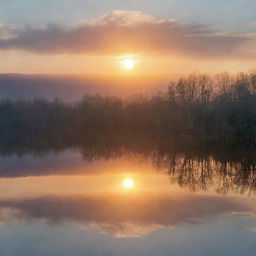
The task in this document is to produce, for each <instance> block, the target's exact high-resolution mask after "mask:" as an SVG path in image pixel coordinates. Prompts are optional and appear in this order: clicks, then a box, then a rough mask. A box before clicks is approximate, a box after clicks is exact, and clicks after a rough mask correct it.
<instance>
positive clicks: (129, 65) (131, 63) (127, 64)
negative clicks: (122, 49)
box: [122, 59, 135, 70]
mask: <svg viewBox="0 0 256 256" xmlns="http://www.w3.org/2000/svg"><path fill="white" fill-rule="evenodd" d="M122 64H123V67H124V68H125V69H127V70H131V69H133V68H134V64H135V61H134V60H133V59H125V60H123V61H122Z"/></svg>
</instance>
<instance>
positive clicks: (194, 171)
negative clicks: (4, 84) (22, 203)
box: [0, 132, 256, 193]
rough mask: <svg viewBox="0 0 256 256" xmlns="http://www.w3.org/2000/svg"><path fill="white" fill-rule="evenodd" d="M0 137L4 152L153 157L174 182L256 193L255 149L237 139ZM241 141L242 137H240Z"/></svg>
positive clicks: (91, 158) (192, 187)
mask: <svg viewBox="0 0 256 256" xmlns="http://www.w3.org/2000/svg"><path fill="white" fill-rule="evenodd" d="M16 136H17V137H16V138H15V139H14V138H8V137H5V138H1V140H2V141H1V143H0V154H1V155H2V156H6V155H12V154H15V155H17V156H20V157H22V156H23V155H25V154H33V155H34V156H35V157H44V156H45V155H47V154H49V153H58V154H59V153H61V152H63V151H65V150H67V149H71V148H72V149H75V150H76V151H78V152H80V153H81V154H82V156H83V158H84V159H85V160H87V161H97V160H102V159H105V160H112V159H118V158H121V157H125V158H128V159H130V160H132V161H137V162H138V161H150V162H152V163H153V165H154V166H155V167H156V168H157V169H164V170H168V174H169V177H170V180H171V182H175V183H177V184H179V185H180V186H181V187H186V188H189V189H190V190H192V191H198V190H207V189H209V188H210V187H211V186H213V185H214V187H215V188H216V185H217V191H218V192H219V193H227V192H228V191H235V192H238V193H245V192H247V193H248V192H249V193H252V192H255V191H256V149H255V148H254V146H252V145H251V146H250V145H248V144H247V143H246V144H243V143H241V142H240V141H239V142H238V141H236V140H235V139H234V138H233V140H231V142H230V143H228V142H226V143H224V144H223V142H222V141H221V140H220V141H217V140H215V141H214V142H212V141H207V140H205V138H198V137H189V136H183V137H181V136H180V137H179V136H176V137H169V136H161V137H159V136H153V135H152V134H147V133H141V132H139V133H137V134H134V133H133V134H129V133H120V132H119V133H112V132H105V133H101V134H91V135H90V136H89V135H86V136H84V135H83V136H82V135H75V134H72V135H71V137H69V136H68V135H67V134H61V132H59V133H55V134H54V133H53V134H48V133H45V134H43V133H42V134H41V135H40V136H37V137H36V138H33V137H31V138H30V139H28V138H27V137H23V136H22V135H20V134H19V136H18V134H17V135H16ZM238 140H239V138H238Z"/></svg>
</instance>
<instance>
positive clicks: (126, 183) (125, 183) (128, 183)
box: [122, 178, 134, 189]
mask: <svg viewBox="0 0 256 256" xmlns="http://www.w3.org/2000/svg"><path fill="white" fill-rule="evenodd" d="M122 185H123V187H124V188H126V189H131V188H133V187H134V181H133V180H132V179H130V178H129V179H125V180H123V183H122Z"/></svg>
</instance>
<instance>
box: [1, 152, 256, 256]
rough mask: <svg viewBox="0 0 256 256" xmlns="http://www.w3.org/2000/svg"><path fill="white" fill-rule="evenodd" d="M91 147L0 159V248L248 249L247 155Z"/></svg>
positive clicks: (85, 251) (69, 251) (250, 198)
mask: <svg viewBox="0 0 256 256" xmlns="http://www.w3.org/2000/svg"><path fill="white" fill-rule="evenodd" d="M159 154H160V152H150V153H149V152H143V151H140V152H135V150H133V152H131V151H129V152H127V151H126V150H123V151H120V150H119V151H118V152H117V150H111V152H109V151H108V150H107V151H102V150H100V149H99V148H98V149H95V148H91V149H90V150H89V151H88V150H87V151H86V152H84V151H81V149H77V148H69V149H65V150H60V151H56V150H55V151H54V150H46V151H44V152H41V151H36V150H35V148H34V149H33V150H30V151H29V152H25V153H23V154H21V153H17V151H15V150H14V149H12V150H8V151H6V152H3V151H2V152H1V159H0V163H1V164H0V177H1V178H0V224H1V232H0V255H3V256H7V255H8V256H9V255H10V256H11V255H17V256H23V255H24V256H30V255H31V256H44V255H47V256H54V255H63V256H70V255H73V256H80V255H81V256H82V255H91V256H100V255H122V256H126V255H127V256H128V255H136V256H137V255H138V256H144V255H145V256H146V255H147V256H148V255H177V256H183V255H192V256H201V255H202V256H203V255H207V256H211V255H212V256H216V255H218V256H221V255H233V256H244V255H246V256H255V255H256V246H255V239H256V217H255V216H256V204H255V202H256V197H255V190H256V178H255V177H256V174H255V169H254V162H252V160H253V159H252V158H248V159H246V158H243V159H238V160H232V161H231V160H230V158H228V159H226V158H225V159H221V158H220V159H218V160H216V157H215V158H214V157H211V156H209V157H207V158H205V157H202V156H201V157H199V156H197V157H195V156H194V157H188V156H187V155H184V154H175V157H174V155H173V154H163V153H161V154H160V155H159Z"/></svg>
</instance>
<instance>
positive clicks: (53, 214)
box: [0, 194, 254, 237]
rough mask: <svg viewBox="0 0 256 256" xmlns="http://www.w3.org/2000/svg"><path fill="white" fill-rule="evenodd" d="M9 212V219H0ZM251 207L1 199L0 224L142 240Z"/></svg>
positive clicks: (193, 201)
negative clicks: (69, 227)
mask: <svg viewBox="0 0 256 256" xmlns="http://www.w3.org/2000/svg"><path fill="white" fill-rule="evenodd" d="M6 209H9V210H8V212H10V213H12V217H11V218H10V217H9V216H7V217H6V214H5V215H4V216H5V218H2V216H3V214H1V212H2V211H3V210H4V211H5V212H6ZM252 211H254V210H253V209H251V208H250V207H248V206H247V205H246V204H244V203H241V202H240V201H238V200H236V199H234V198H227V197H226V198H225V197H223V198H220V197H216V196H203V195H189V196H188V195H180V196H178V195H173V196H171V195H153V194H136V195H125V194H107V195H90V196H86V195H81V196H79V195H78V196H66V197H65V196H49V197H39V198H32V199H20V200H8V199H7V200H1V201H0V221H1V222H5V220H8V221H9V220H10V219H11V220H12V221H13V220H15V217H14V216H16V219H17V220H18V221H34V220H37V221H39V220H45V221H47V222H48V223H50V224H51V225H52V224H54V225H58V224H61V223H63V222H66V221H72V222H76V223H78V224H79V226H80V227H81V228H96V229H98V230H100V232H101V233H104V234H109V235H111V236H115V237H138V236H144V235H146V234H148V233H150V232H153V231H154V230H156V229H159V228H174V227H175V226H177V225H179V224H181V223H189V224H194V225H195V224H200V223H203V222H206V221H209V220H212V219H214V218H216V217H218V216H225V215H231V214H234V213H236V214H240V215H241V214H247V215H251V213H252Z"/></svg>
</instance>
